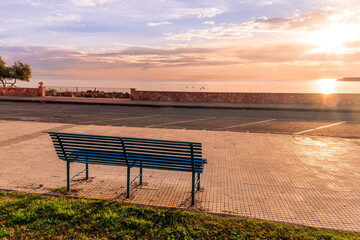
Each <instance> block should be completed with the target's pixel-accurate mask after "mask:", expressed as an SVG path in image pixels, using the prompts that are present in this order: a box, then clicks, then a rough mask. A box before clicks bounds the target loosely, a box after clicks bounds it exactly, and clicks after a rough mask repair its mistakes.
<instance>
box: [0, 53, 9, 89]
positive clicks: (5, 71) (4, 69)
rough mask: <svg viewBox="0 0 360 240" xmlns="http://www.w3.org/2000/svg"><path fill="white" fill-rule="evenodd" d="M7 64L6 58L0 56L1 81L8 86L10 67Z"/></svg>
mask: <svg viewBox="0 0 360 240" xmlns="http://www.w3.org/2000/svg"><path fill="white" fill-rule="evenodd" d="M5 64H6V63H5V62H4V60H2V58H1V57H0V82H1V84H2V85H3V87H5V86H6V79H7V78H8V77H9V68H8V67H6V65H5Z"/></svg>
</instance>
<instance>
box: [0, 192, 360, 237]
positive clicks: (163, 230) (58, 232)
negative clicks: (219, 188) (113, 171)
mask: <svg viewBox="0 0 360 240" xmlns="http://www.w3.org/2000/svg"><path fill="white" fill-rule="evenodd" d="M0 238H5V239H13V238H16V239H17V238H20V239H360V234H358V233H351V232H341V231H329V230H320V229H316V228H311V227H297V226H292V225H286V224H277V223H271V222H262V221H254V220H249V219H237V218H222V217H218V216H213V215H209V214H206V213H195V212H188V211H178V210H170V209H169V210H157V209H153V208H150V207H136V206H129V205H126V204H123V203H119V202H114V201H104V200H85V199H71V198H66V197H49V196H42V195H37V194H25V193H18V192H2V191H0Z"/></svg>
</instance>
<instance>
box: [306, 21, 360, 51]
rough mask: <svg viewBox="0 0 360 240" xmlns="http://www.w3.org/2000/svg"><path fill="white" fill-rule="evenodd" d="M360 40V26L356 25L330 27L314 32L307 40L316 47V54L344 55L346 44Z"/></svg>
mask: <svg viewBox="0 0 360 240" xmlns="http://www.w3.org/2000/svg"><path fill="white" fill-rule="evenodd" d="M358 38H359V26H358V25H354V24H335V25H331V26H330V27H328V28H326V29H323V30H319V31H316V32H312V34H311V36H309V37H308V38H306V39H305V41H306V42H308V43H310V44H313V45H315V46H316V48H315V49H314V52H328V53H330V52H331V53H333V52H336V53H344V52H345V51H346V46H345V43H346V42H348V41H352V40H355V39H358Z"/></svg>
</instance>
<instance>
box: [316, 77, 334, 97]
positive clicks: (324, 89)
mask: <svg viewBox="0 0 360 240" xmlns="http://www.w3.org/2000/svg"><path fill="white" fill-rule="evenodd" d="M336 84H337V82H336V79H319V80H318V81H317V85H318V86H319V90H320V92H321V93H324V94H330V93H335V91H336Z"/></svg>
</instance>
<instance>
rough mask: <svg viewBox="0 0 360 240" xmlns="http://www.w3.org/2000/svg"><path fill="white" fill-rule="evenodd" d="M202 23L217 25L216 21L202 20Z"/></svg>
mask: <svg viewBox="0 0 360 240" xmlns="http://www.w3.org/2000/svg"><path fill="white" fill-rule="evenodd" d="M202 24H207V25H215V22H214V21H206V22H202Z"/></svg>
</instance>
